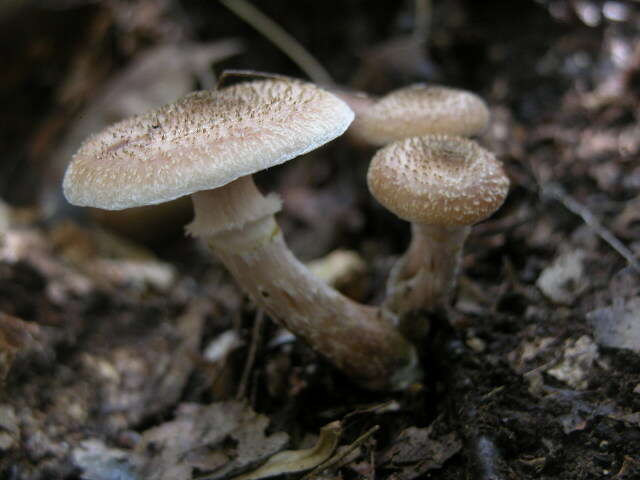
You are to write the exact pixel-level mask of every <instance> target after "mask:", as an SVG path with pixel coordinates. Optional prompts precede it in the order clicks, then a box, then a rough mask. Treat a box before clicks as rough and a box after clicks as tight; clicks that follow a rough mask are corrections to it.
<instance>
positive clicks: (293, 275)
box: [189, 177, 420, 390]
mask: <svg viewBox="0 0 640 480" xmlns="http://www.w3.org/2000/svg"><path fill="white" fill-rule="evenodd" d="M245 178H247V179H249V180H244V179H241V180H236V181H235V182H232V183H231V184H229V185H227V186H225V187H222V188H219V189H217V190H215V191H209V192H205V193H198V194H195V195H194V196H193V197H194V207H195V219H194V222H193V224H191V226H190V227H189V230H190V231H191V232H192V233H193V234H194V235H197V236H201V237H203V238H205V240H206V241H207V242H208V244H209V246H210V247H211V249H212V250H213V252H214V253H215V254H216V255H217V256H218V257H219V258H220V260H221V261H222V262H223V263H224V265H225V266H226V267H227V269H228V270H229V271H230V272H231V274H232V275H233V277H234V278H235V280H236V281H237V282H238V283H239V284H240V286H241V287H242V288H243V289H244V290H245V291H246V292H247V293H248V294H249V295H250V296H251V297H252V298H253V300H254V301H255V302H256V303H257V304H258V305H259V306H260V307H262V308H264V309H265V311H266V312H267V313H268V314H269V315H270V316H271V317H273V318H274V320H276V321H277V322H278V323H279V324H280V325H282V326H283V327H285V328H287V329H288V330H290V331H291V332H292V333H294V334H295V335H297V336H298V337H300V338H301V339H303V340H304V341H305V342H307V343H308V344H309V345H310V346H311V347H312V348H313V349H314V350H316V351H318V352H319V353H320V354H322V355H323V356H325V357H326V358H327V359H328V360H329V361H330V362H331V363H333V364H334V365H336V366H337V367H338V368H339V369H341V370H342V371H344V372H345V373H346V374H347V375H349V376H351V377H353V378H354V379H355V380H356V381H358V382H359V383H360V384H361V385H362V386H364V387H366V388H370V389H374V390H380V389H400V388H403V387H405V386H407V385H408V384H409V383H411V382H413V381H415V380H417V379H418V378H419V375H420V369H419V367H418V365H417V357H416V353H415V350H414V348H413V346H412V345H411V344H410V343H409V342H407V341H406V340H405V339H404V337H403V336H402V335H401V334H400V333H399V332H398V331H397V330H396V329H395V328H394V326H393V325H392V324H391V323H390V322H388V321H386V320H384V319H383V318H382V316H381V315H380V311H379V309H377V308H373V307H367V306H364V305H361V304H359V303H357V302H354V301H353V300H350V299H349V298H347V297H345V296H343V295H342V294H340V293H338V292H337V291H336V290H334V289H333V288H331V287H330V286H328V285H327V284H326V283H324V282H322V281H321V280H320V279H318V278H317V277H315V276H314V275H313V274H312V273H311V272H310V271H309V270H308V269H307V267H306V266H305V265H303V264H302V263H301V262H300V261H299V260H298V259H297V258H296V257H295V256H294V255H293V254H292V253H291V251H290V250H289V248H288V247H287V245H286V243H285V241H284V238H283V236H282V233H281V232H280V228H279V227H278V225H277V223H276V221H275V218H274V216H273V213H275V212H274V211H271V212H269V210H272V209H273V205H272V206H271V207H270V208H267V209H265V210H264V211H265V212H269V213H264V214H261V215H259V217H258V218H255V217H256V215H255V212H256V206H257V205H259V204H260V203H262V204H264V203H265V201H267V200H269V198H270V197H266V198H265V197H263V196H262V195H261V194H260V193H259V192H258V190H257V189H256V188H255V185H253V182H252V181H251V180H250V178H249V177H245ZM236 184H237V185H236ZM234 187H239V189H237V190H238V191H240V189H242V191H243V192H244V194H245V195H244V196H243V197H242V200H241V201H237V202H235V203H234V199H238V198H239V197H238V195H237V192H234V191H233V190H234ZM252 190H253V193H251V196H252V197H251V198H249V197H247V195H246V194H248V193H250V192H251V191H252ZM212 201H215V204H214V203H210V202H212ZM232 205H233V208H232V207H231V206H232ZM221 206H222V207H221ZM219 209H221V210H223V211H224V215H225V216H226V215H228V214H229V213H230V212H231V210H234V214H233V215H231V216H232V217H233V218H234V219H235V221H234V222H232V223H233V226H232V227H231V228H228V229H224V230H222V229H220V228H217V229H210V228H206V227H205V226H204V222H205V219H208V220H209V221H211V220H214V222H213V223H216V221H217V219H212V216H213V215H214V213H213V212H215V211H216V210H218V212H219ZM278 209H279V205H278ZM242 218H245V219H249V220H248V221H246V222H244V223H242V222H241V221H239V220H240V219H242ZM218 225H219V223H218Z"/></svg>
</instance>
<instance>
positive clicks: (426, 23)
mask: <svg viewBox="0 0 640 480" xmlns="http://www.w3.org/2000/svg"><path fill="white" fill-rule="evenodd" d="M431 12H432V9H431V0H415V10H414V17H415V18H414V20H413V22H414V27H413V37H414V38H415V39H416V40H418V41H420V42H424V43H427V42H428V41H429V35H430V34H431Z"/></svg>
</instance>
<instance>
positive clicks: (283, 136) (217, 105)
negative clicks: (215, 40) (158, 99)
mask: <svg viewBox="0 0 640 480" xmlns="http://www.w3.org/2000/svg"><path fill="white" fill-rule="evenodd" d="M352 120H353V112H352V111H351V110H350V109H349V107H348V106H347V105H346V104H345V103H344V102H343V101H342V100H340V99H338V98H337V97H336V96H334V95H332V94H331V93H329V92H327V91H325V90H322V89H320V88H318V87H316V86H315V85H313V84H310V83H305V82H300V81H297V80H292V79H269V80H260V81H252V82H247V83H241V84H237V85H233V86H231V87H228V88H224V89H222V90H219V91H201V92H194V93H191V94H189V95H187V96H185V97H183V98H182V99H180V100H178V101H177V102H175V103H173V104H169V105H165V106H164V107H161V108H159V109H157V110H153V111H150V112H147V113H145V114H143V115H138V116H135V117H131V118H129V119H126V120H123V121H121V122H118V123H116V124H114V125H112V126H110V127H108V128H106V129H104V130H103V131H102V132H100V133H98V134H96V135H94V136H92V137H90V138H89V139H88V140H86V141H85V142H84V144H83V145H82V146H81V147H80V149H79V150H78V152H77V153H76V154H75V155H74V157H73V159H72V161H71V163H70V164H69V166H68V168H67V171H66V173H65V177H64V182H63V188H64V194H65V196H66V198H67V200H68V201H69V202H70V203H72V204H75V205H81V206H92V207H98V208H103V209H107V210H120V209H124V208H130V207H138V206H143V205H151V204H156V203H162V202H166V201H169V200H173V199H174V198H178V197H181V196H184V195H189V194H191V193H194V192H197V191H201V190H210V189H214V188H217V187H221V186H223V185H226V184H227V183H229V182H232V181H233V180H235V179H237V178H239V177H242V176H245V175H250V174H252V173H255V172H258V171H260V170H264V169H266V168H269V167H272V166H275V165H279V164H281V163H284V162H286V161H288V160H291V159H292V158H295V157H297V156H299V155H302V154H303V153H306V152H308V151H310V150H313V149H315V148H317V147H319V146H320V145H323V144H324V143H326V142H329V141H330V140H332V139H334V138H335V137H337V136H339V135H341V134H342V133H343V132H344V131H345V130H346V128H347V127H348V126H349V124H350V123H351V121H352Z"/></svg>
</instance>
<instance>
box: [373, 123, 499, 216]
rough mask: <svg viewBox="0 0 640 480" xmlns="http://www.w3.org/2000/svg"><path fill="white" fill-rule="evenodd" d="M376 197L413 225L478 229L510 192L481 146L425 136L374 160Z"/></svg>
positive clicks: (492, 158) (398, 145) (402, 143)
mask: <svg viewBox="0 0 640 480" xmlns="http://www.w3.org/2000/svg"><path fill="white" fill-rule="evenodd" d="M367 182H368V184H369V190H370V191H371V194H372V195H373V196H374V197H375V198H376V199H377V200H378V201H379V202H380V203H381V204H382V205H384V206H385V207H386V208H387V209H389V210H390V211H392V212H393V213H395V214H396V215H398V216H399V217H400V218H402V219H404V220H407V221H409V222H416V223H426V224H431V225H442V226H462V225H472V224H474V223H477V222H479V221H480V220H483V219H485V218H486V217H488V216H489V215H491V214H492V213H493V212H495V211H496V210H497V209H498V208H499V207H500V205H502V202H503V201H504V199H505V197H506V195H507V191H508V190H509V179H508V178H507V176H506V175H505V173H504V170H503V168H502V164H501V163H500V162H499V161H498V160H497V159H496V157H495V156H494V155H493V154H492V153H491V152H489V151H487V150H485V149H484V148H482V147H480V146H479V145H478V144H477V143H475V142H473V141H471V140H467V139H465V138H460V137H447V136H444V135H425V136H423V137H414V138H408V139H406V140H402V141H399V142H395V143H392V144H390V145H387V146H386V147H384V148H383V149H381V150H379V151H378V152H377V153H376V155H375V156H374V157H373V160H372V161H371V165H370V166H369V172H368V174H367Z"/></svg>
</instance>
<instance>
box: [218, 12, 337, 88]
mask: <svg viewBox="0 0 640 480" xmlns="http://www.w3.org/2000/svg"><path fill="white" fill-rule="evenodd" d="M220 2H221V3H222V4H223V5H224V6H225V7H227V8H228V9H229V10H231V11H232V12H233V13H235V14H236V15H237V16H238V17H240V18H241V19H242V20H244V21H245V22H247V23H248V24H249V25H251V26H252V27H253V28H255V29H256V30H257V31H258V32H260V33H261V34H262V35H264V37H265V38H266V39H267V40H269V41H270V42H271V43H273V44H274V45H275V46H277V47H278V48H279V49H280V50H282V52H283V53H284V54H285V55H287V56H288V57H289V58H290V59H291V60H292V61H293V62H294V63H295V64H296V65H298V67H300V69H301V70H302V71H303V72H304V73H306V74H307V76H308V77H309V78H310V79H311V80H313V81H314V82H315V83H317V84H320V85H327V86H331V85H334V84H335V82H334V81H333V78H331V75H329V72H327V70H326V69H325V68H324V67H323V66H322V65H321V64H320V62H318V61H317V60H316V59H315V58H314V57H313V55H311V54H310V53H309V52H308V51H307V50H306V49H305V48H304V47H303V46H302V45H301V44H300V42H298V41H297V40H296V39H295V38H293V37H292V36H291V35H289V34H288V33H287V32H286V31H285V30H284V29H283V28H282V27H281V26H280V25H278V24H277V23H276V22H274V21H273V20H271V19H270V18H269V17H267V16H266V15H265V14H264V13H262V12H261V11H260V10H258V9H257V8H256V7H254V6H253V5H252V4H251V3H250V2H248V1H246V0H220Z"/></svg>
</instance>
